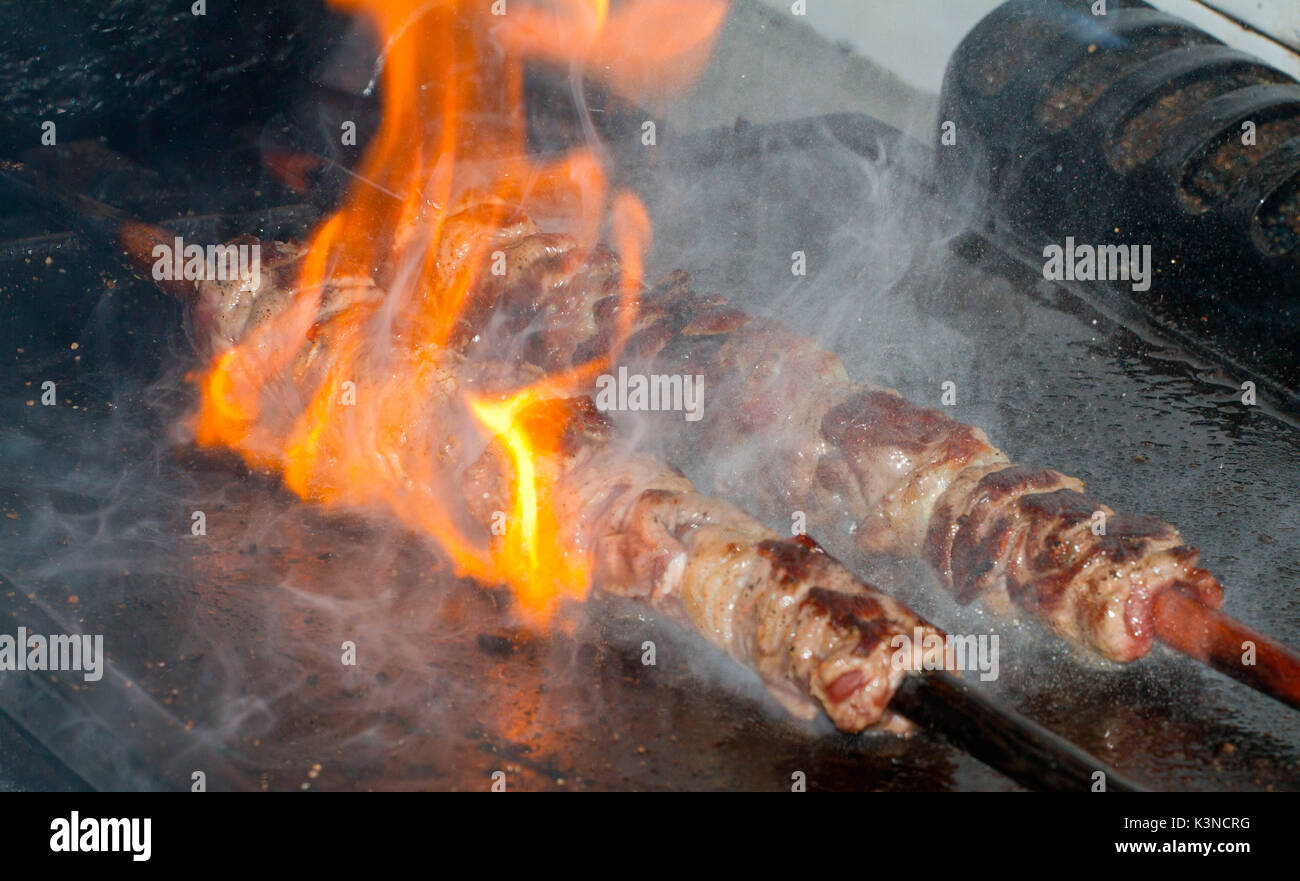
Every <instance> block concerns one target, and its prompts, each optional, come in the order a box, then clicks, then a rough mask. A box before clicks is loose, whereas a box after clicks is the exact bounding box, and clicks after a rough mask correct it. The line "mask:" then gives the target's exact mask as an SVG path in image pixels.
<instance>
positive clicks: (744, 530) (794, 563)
mask: <svg viewBox="0 0 1300 881" xmlns="http://www.w3.org/2000/svg"><path fill="white" fill-rule="evenodd" d="M56 196H57V193H56ZM63 204H64V207H65V209H66V208H67V206H68V204H69V203H68V202H67V201H64V203H63ZM88 204H90V205H91V207H92V209H93V211H92V212H91V215H90V217H89V222H88V223H87V224H85V225H84V226H83V227H82V228H83V229H85V230H87V231H88V233H89V234H90V235H91V236H92V237H97V236H99V235H100V234H102V232H103V230H104V228H105V227H106V226H108V227H109V228H112V229H113V230H114V234H115V238H116V240H117V243H118V246H119V247H121V248H123V249H124V251H123V252H124V253H125V254H126V255H127V257H128V259H129V260H130V261H131V262H132V263H134V264H135V265H136V266H137V267H140V268H147V266H148V265H149V258H148V255H149V254H150V251H151V249H152V246H153V245H154V244H156V243H165V242H167V241H169V239H170V234H169V233H167V232H166V231H165V230H162V229H160V228H157V227H152V226H150V225H147V224H142V223H139V222H136V221H133V220H130V219H127V218H125V217H124V216H123V215H121V214H120V213H119V212H117V211H115V210H113V209H110V208H108V207H107V206H100V205H99V204H98V203H89V202H87V201H86V200H77V201H76V204H75V210H74V211H73V215H74V216H75V215H76V212H80V211H83V210H85V209H86V206H87V205H88ZM269 244H270V247H269V248H268V250H267V253H268V254H269V255H270V260H269V265H268V266H267V267H266V268H267V269H269V270H270V271H269V272H268V274H267V275H266V276H264V279H265V281H264V284H263V286H262V291H261V293H264V294H268V296H265V297H263V296H258V297H256V298H248V297H236V298H235V299H236V300H240V301H241V302H239V303H232V302H230V299H229V295H230V294H231V293H232V292H233V291H232V288H230V287H228V286H227V287H224V288H223V287H222V286H221V285H213V284H206V283H205V285H206V290H204V287H205V286H202V285H201V286H200V287H199V290H198V291H197V292H195V293H191V292H190V291H189V290H187V289H186V286H178V285H175V284H171V285H163V286H161V287H162V289H163V290H164V291H165V292H167V293H169V294H171V295H173V296H179V297H181V298H182V299H183V302H185V303H186V305H187V306H189V307H191V308H190V309H187V322H189V323H190V324H191V327H192V328H194V329H195V330H197V331H198V333H199V335H200V337H203V336H206V342H205V343H201V344H200V347H201V348H203V349H206V350H207V351H208V352H209V353H211V352H213V351H216V350H219V349H220V348H222V347H224V346H227V345H229V344H230V343H232V342H234V341H235V340H236V339H238V335H239V334H242V333H243V332H244V331H245V330H247V329H249V328H252V327H254V326H256V325H257V324H258V323H259V322H264V321H267V320H270V319H271V318H272V317H273V315H274V314H275V313H276V312H278V311H283V310H284V309H285V308H287V307H288V305H289V304H290V303H291V301H292V298H290V297H286V296H283V294H284V287H283V284H284V282H286V281H287V280H288V279H289V278H291V277H292V271H291V268H292V266H293V265H294V264H295V263H296V262H297V260H298V259H299V258H300V257H301V251H300V250H299V249H296V248H294V247H292V246H281V245H278V244H277V243H269ZM353 281H354V282H356V280H353ZM277 285H279V286H280V287H278V288H277ZM349 289H350V290H349ZM333 293H335V294H343V297H342V298H340V297H337V296H336V297H334V298H331V297H330V296H329V295H328V294H327V295H326V296H323V297H322V298H321V303H322V305H323V306H324V309H323V311H322V313H321V315H320V321H321V322H322V323H324V324H328V323H329V319H330V318H331V317H332V316H337V315H339V314H340V313H341V312H342V311H343V307H341V306H340V304H339V300H340V299H343V298H350V299H351V300H352V301H353V303H354V304H355V303H357V302H362V303H364V302H374V301H375V300H374V297H373V295H374V291H373V288H372V287H371V285H370V284H368V283H367V282H358V283H353V284H346V283H345V284H341V285H338V286H336V288H335V290H334V291H333ZM331 303H332V308H334V311H333V312H332V313H331V312H330V311H329V310H330V308H331V306H330V305H326V304H331ZM223 306H234V308H233V309H228V308H223ZM236 326H238V328H239V333H238V334H236V335H232V331H234V329H235V328H236ZM315 339H317V340H323V339H328V334H317V335H315ZM304 354H307V355H308V360H309V361H310V360H313V359H314V357H315V354H316V353H315V352H313V353H304ZM439 359H440V363H439V368H438V370H437V371H436V380H435V381H433V382H431V383H430V387H429V391H430V393H431V395H432V397H431V400H430V402H429V406H428V407H426V408H425V409H426V412H428V413H438V412H442V413H445V412H448V411H449V409H450V410H454V409H455V408H454V407H450V404H451V403H452V402H451V400H450V396H451V395H452V389H454V388H455V386H456V385H457V384H458V383H459V382H462V381H465V382H469V383H471V384H472V383H475V382H484V381H487V382H488V383H489V384H491V382H500V381H501V375H497V376H495V377H489V376H488V375H487V374H490V373H491V367H490V366H488V365H484V364H483V363H481V362H480V363H479V364H477V365H476V366H475V367H474V368H473V369H472V370H467V369H466V367H467V363H468V362H466V360H465V359H464V358H463V357H462V356H461V355H460V354H459V353H457V352H456V351H454V350H448V351H444V352H441V353H440V354H439ZM317 366H318V367H319V365H317ZM502 370H503V372H504V373H507V374H508V373H509V372H510V371H509V369H508V368H503V369H502ZM315 372H316V375H317V376H319V375H320V373H319V370H317V371H315ZM462 374H464V375H462ZM470 374H476V375H470ZM438 395H441V399H438V397H437V396H438ZM440 404H441V405H442V406H439V405H440ZM552 406H560V407H563V408H565V409H566V410H567V415H566V417H565V420H564V422H565V429H564V433H563V443H561V444H560V445H559V446H558V447H557V450H558V451H559V452H558V453H557V454H556V455H554V456H552V457H551V458H550V459H548V460H546V461H545V462H544V467H546V468H548V469H551V470H553V471H554V472H555V474H554V476H553V481H554V482H553V486H555V487H556V490H555V498H554V499H552V503H553V504H555V505H556V508H557V510H558V511H559V513H560V515H561V517H563V518H566V520H567V522H570V523H571V524H573V529H574V532H575V533H577V534H579V535H580V536H583V538H580V539H579V544H580V545H583V546H585V547H588V548H589V550H590V552H591V555H592V556H593V558H594V561H595V565H594V583H595V585H596V586H597V587H598V588H599V589H601V590H602V591H605V592H607V593H611V594H616V595H622V596H627V597H631V598H634V599H637V600H640V601H643V602H646V603H648V604H649V605H651V606H652V607H654V608H656V609H658V610H659V611H662V612H664V613H665V614H666V615H668V616H669V617H672V618H675V619H677V620H679V621H682V622H684V623H686V624H688V625H690V626H693V627H695V628H696V629H697V630H699V631H700V632H701V633H702V634H703V635H704V636H705V637H706V638H707V639H708V640H709V641H710V642H712V643H713V644H714V645H716V646H718V647H719V648H721V649H723V650H724V651H727V652H728V653H729V654H731V655H732V656H733V657H734V658H736V659H737V660H739V661H741V662H742V663H745V664H746V665H747V666H750V667H751V668H752V669H754V670H755V672H757V673H758V674H759V675H760V677H761V678H762V679H763V681H764V683H765V685H766V686H767V688H768V690H769V691H770V692H771V693H772V694H773V695H774V697H775V698H776V699H777V700H778V701H779V702H780V703H782V705H783V706H785V707H786V708H787V709H788V710H789V711H790V712H792V713H793V714H795V715H796V716H800V717H804V718H807V717H809V716H811V715H812V714H814V713H815V711H816V708H817V707H818V706H820V707H821V708H822V709H823V710H824V711H825V712H826V713H827V715H828V717H829V718H830V719H831V721H832V722H833V723H834V724H835V725H836V727H838V728H840V729H841V730H843V731H846V732H857V731H862V730H864V729H867V728H869V727H873V726H878V727H882V728H887V729H892V730H905V729H906V728H907V727H909V720H915V721H916V722H917V723H919V724H922V725H924V726H925V727H927V728H930V729H932V730H935V731H936V732H937V733H939V734H940V735H941V736H943V737H945V738H946V739H948V740H949V741H951V742H952V743H953V744H954V745H956V746H958V747H959V748H961V749H964V750H966V751H968V752H970V753H971V754H972V755H973V756H974V757H975V758H977V759H979V760H981V761H983V762H985V763H987V764H989V765H990V766H991V767H994V768H996V769H997V770H999V771H1001V772H1002V773H1004V774H1006V775H1007V776H1008V777H1010V778H1011V779H1013V780H1015V781H1017V782H1019V783H1021V784H1023V785H1026V786H1028V787H1030V788H1036V789H1050V790H1074V791H1078V790H1083V789H1087V788H1094V789H1095V788H1096V786H1097V779H1098V778H1097V775H1098V774H1101V775H1104V778H1103V779H1104V780H1105V788H1106V789H1107V790H1109V791H1116V792H1127V791H1140V789H1141V787H1139V786H1138V785H1137V784H1135V783H1133V782H1131V781H1129V780H1127V779H1126V778H1124V777H1123V776H1121V775H1120V774H1118V773H1117V772H1115V771H1114V770H1113V769H1110V768H1109V767H1107V766H1106V765H1105V764H1103V763H1101V762H1100V761H1098V760H1097V759H1095V758H1094V757H1092V756H1090V755H1088V754H1087V753H1085V752H1083V751H1081V750H1079V749H1078V748H1077V747H1075V746H1074V745H1073V744H1071V743H1069V742H1068V741H1065V740H1063V739H1061V738H1060V737H1058V736H1056V735H1054V734H1052V733H1051V732H1050V731H1048V730H1047V729H1045V728H1043V727H1042V726H1041V725H1038V724H1037V723H1035V722H1033V721H1031V720H1029V719H1027V718H1025V717H1023V716H1021V715H1020V714H1018V713H1016V712H1014V711H1011V710H1008V709H1007V708H1005V707H1001V706H999V705H998V704H995V703H993V702H991V701H989V700H988V699H987V698H985V697H983V696H981V695H979V694H978V693H977V692H976V691H974V690H972V689H970V688H969V687H968V686H966V685H965V684H964V683H962V682H961V681H960V680H959V679H957V678H956V677H954V676H953V675H951V674H950V673H948V672H945V671H943V670H935V669H917V668H913V667H909V666H908V665H907V664H906V663H903V664H899V663H898V662H897V661H896V659H895V654H896V653H895V651H894V644H895V637H898V636H900V635H902V636H906V637H907V638H908V639H912V638H913V637H914V636H915V635H916V634H917V633H918V628H919V632H923V633H926V634H932V635H934V636H942V634H941V631H939V630H938V629H937V628H934V627H933V626H932V625H930V624H928V623H927V622H925V621H923V620H922V619H920V618H919V617H918V616H916V615H915V614H914V613H912V612H911V611H910V610H908V609H907V608H906V607H904V606H903V605H902V604H901V603H898V602H897V601H896V600H893V599H892V598H890V597H888V596H886V595H884V594H882V593H880V592H879V591H877V590H875V589H874V588H873V587H871V586H870V585H868V584H866V583H865V582H863V581H861V580H860V579H858V578H856V577H855V576H853V575H852V574H851V573H850V572H849V571H848V570H847V569H845V568H844V567H843V565H842V564H840V563H839V562H838V561H836V560H835V559H834V558H832V557H830V556H829V555H827V554H826V553H825V552H824V551H822V549H821V548H820V547H819V546H818V545H817V544H816V543H815V542H813V541H812V540H811V539H807V538H804V537H800V538H797V539H787V540H782V539H781V538H779V537H778V536H777V535H776V534H775V533H773V532H771V531H770V530H768V529H767V528H766V527H764V526H763V525H762V524H760V523H759V522H758V521H756V520H754V519H753V518H752V517H749V516H748V515H746V514H744V513H743V512H741V511H740V510H739V509H736V508H734V507H732V506H730V505H728V504H726V503H725V502H722V501H720V500H717V499H712V498H709V497H707V496H703V495H701V494H699V493H698V492H696V491H695V489H694V487H693V485H692V484H691V483H690V481H689V480H687V479H686V478H685V477H684V476H682V475H681V474H680V473H678V472H676V471H675V470H673V469H671V468H669V467H667V466H665V465H663V464H662V463H660V462H658V461H657V460H655V459H653V458H651V457H648V456H645V455H643V454H636V453H631V452H628V451H626V450H623V449H618V448H617V447H616V445H615V443H614V438H613V429H612V425H611V423H610V422H609V421H608V420H607V419H605V418H604V417H603V416H602V415H601V414H599V413H598V412H596V411H595V410H594V408H593V407H592V405H591V402H590V400H589V399H585V398H579V399H571V400H567V401H560V402H552ZM413 433H414V432H413ZM505 467H506V463H505V457H504V456H503V455H502V454H501V451H500V449H499V447H498V448H490V449H489V450H488V451H487V452H484V453H483V455H482V456H481V457H480V458H479V460H478V461H477V462H475V463H473V464H472V465H471V467H469V468H467V469H465V473H466V474H467V475H473V476H474V478H475V479H470V480H468V481H467V482H466V483H465V485H463V486H461V487H460V490H461V492H462V493H463V494H464V499H465V506H464V507H465V510H466V511H468V512H471V513H472V514H474V515H475V516H476V517H477V518H478V520H479V523H480V526H482V525H483V521H484V518H485V516H486V514H487V512H488V511H489V510H490V509H491V508H492V506H493V505H502V504H504V500H503V499H502V498H501V496H500V493H501V492H502V487H504V486H506V485H507V482H505V481H503V480H502V479H501V478H502V476H503V475H502V473H501V472H502V470H503V468H505ZM494 472H495V473H496V476H497V478H498V479H497V480H495V481H494V480H493V479H492V477H491V475H492V474H493V473H494ZM494 484H495V487H496V488H495V490H494V491H493V490H487V491H485V487H491V486H493V485H494ZM597 537H598V538H597Z"/></svg>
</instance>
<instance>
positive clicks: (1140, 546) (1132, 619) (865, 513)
mask: <svg viewBox="0 0 1300 881" xmlns="http://www.w3.org/2000/svg"><path fill="white" fill-rule="evenodd" d="M448 227H449V228H450V229H452V230H459V231H458V232H455V231H453V232H452V235H453V237H454V236H455V235H460V236H463V237H465V238H470V237H473V236H476V235H480V236H481V235H483V231H482V229H481V228H478V225H477V224H476V223H475V221H474V219H473V218H472V217H470V216H468V215H467V216H463V217H459V218H452V220H451V221H450V222H449V224H448ZM499 246H500V247H504V248H505V255H506V261H507V265H508V271H507V272H506V274H505V276H504V277H503V278H501V279H497V280H496V281H495V283H492V280H491V279H488V283H486V284H484V285H482V286H481V287H482V290H480V291H479V295H478V301H477V303H476V310H477V311H470V312H468V313H467V314H466V318H465V333H466V334H470V333H472V332H475V331H474V329H475V328H476V327H478V326H480V325H479V324H477V323H476V321H477V317H476V316H481V315H483V314H486V313H488V312H492V313H493V314H494V316H496V317H497V319H498V320H505V321H507V322H511V325H512V327H514V328H516V329H520V330H526V332H527V333H528V334H529V341H530V346H529V349H528V353H529V357H531V358H533V359H535V361H536V363H538V364H541V365H542V366H543V367H544V368H545V369H547V370H558V369H563V368H566V367H571V366H573V365H575V364H580V363H582V362H583V361H585V360H587V359H590V358H594V357H597V356H598V355H599V354H600V353H601V352H603V351H606V350H607V349H608V348H609V347H610V346H611V344H613V343H614V342H615V341H616V340H617V338H618V336H619V332H620V328H626V329H627V331H626V345H625V346H624V347H623V350H622V357H621V362H620V363H625V364H629V365H631V366H630V367H629V369H631V370H638V371H641V372H645V373H670V374H679V373H687V374H701V375H703V376H704V377H705V386H706V388H707V390H708V403H707V405H706V406H707V409H708V416H709V418H708V419H705V420H703V421H702V422H700V423H692V424H685V423H682V422H674V421H672V420H662V424H661V425H657V429H658V430H657V432H656V434H658V435H660V436H661V437H662V436H664V435H667V436H668V438H669V440H668V441H667V449H666V452H667V454H668V456H669V458H670V460H672V461H686V460H687V458H686V457H688V456H701V454H703V455H702V456H701V459H702V460H704V461H708V462H709V463H710V465H711V466H716V467H717V468H718V474H717V477H716V481H717V489H718V491H719V492H720V494H722V495H723V496H725V497H727V498H734V499H736V500H738V501H742V502H743V503H745V504H747V505H749V506H750V507H754V508H755V509H756V510H759V509H761V510H763V511H764V513H769V514H772V515H773V516H777V517H781V518H785V517H788V516H789V512H790V511H793V510H802V511H805V512H806V513H807V514H808V517H809V522H811V523H815V524H819V525H820V526H821V527H822V528H827V529H830V528H835V527H836V526H837V525H839V524H842V523H844V522H846V521H847V522H851V523H852V524H854V528H855V534H856V539H857V542H858V544H859V545H860V546H861V548H862V549H863V550H865V551H867V552H872V553H880V552H884V553H890V554H896V555H901V556H913V557H920V558H923V559H925V560H926V561H928V562H929V563H930V564H931V565H932V566H933V567H934V569H935V570H936V571H937V572H938V574H939V576H940V577H941V578H942V580H943V582H944V584H945V585H946V586H947V587H948V589H949V590H951V591H952V592H953V594H954V596H955V597H956V598H957V599H958V600H959V601H962V602H971V601H972V600H974V599H976V598H983V599H984V600H986V601H987V602H988V603H989V605H990V606H991V607H993V608H994V609H998V610H1006V609H1007V608H1009V607H1010V606H1011V605H1012V604H1014V605H1017V606H1019V607H1021V608H1023V609H1025V610H1027V611H1029V612H1031V613H1033V614H1034V615H1035V616H1037V617H1038V618H1040V619H1041V620H1042V621H1043V622H1045V623H1046V625H1047V626H1048V627H1049V628H1050V629H1051V630H1053V631H1054V632H1055V633H1057V634H1058V635H1060V636H1062V637H1064V638H1066V639H1068V640H1071V641H1072V642H1075V643H1077V644H1080V645H1083V646H1085V647H1087V648H1089V649H1091V650H1093V651H1096V652H1097V653H1099V654H1101V655H1103V656H1104V657H1106V658H1109V659H1112V660H1115V661H1130V660H1133V659H1135V658H1138V657H1141V656H1142V655H1144V654H1145V653H1146V652H1147V651H1148V650H1149V649H1150V647H1151V645H1152V641H1153V639H1154V637H1155V627H1154V604H1155V601H1156V598H1157V597H1158V596H1159V595H1160V594H1161V593H1162V592H1164V591H1166V590H1169V589H1171V588H1173V587H1174V586H1175V585H1178V586H1180V587H1181V588H1182V589H1183V590H1185V591H1187V592H1188V593H1189V595H1191V596H1192V597H1194V598H1195V599H1196V600H1198V601H1199V602H1201V603H1203V604H1205V605H1206V606H1208V607H1210V608H1218V607H1219V606H1220V605H1221V603H1222V588H1221V587H1220V585H1219V583H1218V582H1217V581H1216V580H1215V579H1214V578H1213V576H1212V575H1210V574H1209V573H1208V572H1206V571H1205V570H1203V569H1200V568H1198V567H1197V566H1196V561H1197V551H1196V550H1195V549H1193V548H1190V547H1188V546H1186V545H1185V544H1184V543H1183V541H1182V539H1181V537H1180V536H1179V535H1178V533H1177V531H1176V530H1175V529H1174V528H1173V527H1172V526H1170V525H1169V524H1167V523H1163V522H1161V521H1159V520H1155V519H1153V518H1149V517H1139V516H1134V515H1129V514H1123V513H1117V512H1115V511H1113V510H1111V509H1110V508H1108V507H1106V506H1104V505H1102V504H1100V503H1098V502H1096V501H1094V500H1092V499H1091V498H1090V497H1088V496H1087V495H1085V494H1084V491H1083V484H1082V482H1081V481H1079V480H1077V479H1075V478H1072V477H1068V476H1066V475H1064V474H1061V473H1059V472H1056V471H1052V470H1050V469H1032V468H1026V467H1023V466H1018V465H1013V464H1011V461H1010V459H1009V457H1008V456H1007V455H1006V454H1005V453H1003V452H1002V451H1001V450H999V449H997V448H996V447H994V446H993V445H992V444H991V443H990V442H989V440H988V438H987V437H986V436H985V434H984V432H982V431H981V430H979V429H978V428H975V427H973V426H969V425H964V424H962V423H960V422H957V421H956V420H954V419H952V418H950V417H949V416H947V415H945V414H944V413H942V412H941V411H939V410H934V409H926V408H922V407H918V406H916V405H914V404H911V403H909V402H908V401H906V400H904V399H903V398H902V397H901V396H900V395H898V393H897V392H894V391H892V390H890V389H884V388H878V387H875V386H872V385H870V384H867V383H858V382H854V381H852V380H850V378H849V377H848V375H847V373H846V371H845V369H844V366H843V364H842V363H841V362H840V361H839V359H838V358H837V357H835V355H833V354H832V353H830V352H828V351H826V350H824V349H822V348H820V347H819V346H817V345H816V344H815V343H813V342H812V341H810V340H807V339H805V338H802V337H800V336H798V335H797V334H795V333H793V332H791V331H790V330H789V329H787V328H785V327H784V326H782V325H781V324H779V323H776V322H773V321H768V320H764V319H759V318H752V317H750V316H748V315H746V314H745V313H743V312H741V311H740V310H737V309H734V308H732V307H730V306H728V305H727V303H726V301H725V300H724V299H723V298H722V297H719V296H717V295H712V294H710V295H701V294H699V293H696V292H695V291H694V290H692V288H691V286H690V281H689V278H688V277H687V276H686V275H685V274H684V273H680V272H679V273H675V274H673V275H670V276H668V277H666V278H665V279H663V280H662V281H660V282H659V283H658V284H656V285H655V286H654V287H652V288H651V289H649V290H647V291H645V292H644V293H643V294H642V295H641V296H640V298H639V301H638V302H636V303H631V302H629V301H628V299H627V298H624V297H621V296H620V295H619V280H620V278H621V274H620V270H619V267H618V264H617V261H616V260H615V258H614V257H613V256H612V255H611V254H610V253H608V252H606V251H603V250H600V249H597V250H595V251H594V252H593V253H591V254H587V255H584V254H583V253H582V251H581V249H579V248H578V247H577V243H576V242H575V241H574V240H572V239H570V238H568V237H565V236H555V235H543V234H540V233H537V232H533V231H530V230H528V226H527V224H522V223H521V224H517V225H516V226H515V227H514V233H513V235H512V238H511V241H510V242H509V243H506V244H501V245H499ZM503 316H504V317H503ZM753 437H762V438H763V441H764V450H765V455H764V456H763V457H762V459H761V460H757V461H755V460H750V459H745V458H743V457H734V456H733V457H731V458H730V460H729V459H728V457H727V454H728V452H729V451H735V450H745V449H746V448H747V447H748V444H747V441H748V440H749V439H751V438H753ZM698 460H699V459H697V461H698Z"/></svg>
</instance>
